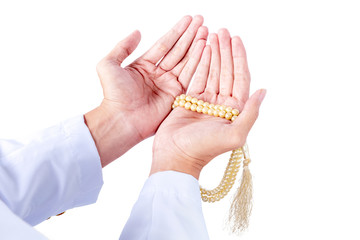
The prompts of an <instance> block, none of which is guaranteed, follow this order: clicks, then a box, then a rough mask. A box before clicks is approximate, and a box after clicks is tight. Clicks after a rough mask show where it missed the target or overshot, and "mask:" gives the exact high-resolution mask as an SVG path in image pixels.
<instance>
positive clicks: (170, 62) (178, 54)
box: [159, 16, 204, 71]
mask: <svg viewBox="0 0 360 240" xmlns="http://www.w3.org/2000/svg"><path fill="white" fill-rule="evenodd" d="M203 22H204V18H203V17H202V16H195V17H194V19H193V20H192V22H191V24H190V26H189V27H188V28H187V29H186V31H185V33H184V34H183V35H182V36H181V37H180V39H179V40H178V41H177V43H176V44H175V46H174V47H173V48H172V49H171V50H170V52H168V53H167V54H166V56H165V57H164V58H163V59H162V60H161V62H160V64H159V67H160V68H162V69H163V70H165V71H169V70H171V69H173V67H174V66H176V64H178V63H179V62H180V61H181V59H183V58H184V56H185V54H186V52H187V51H188V50H189V48H190V45H191V43H192V42H193V40H194V38H195V35H196V33H197V32H198V29H199V28H200V26H201V25H202V24H203Z"/></svg>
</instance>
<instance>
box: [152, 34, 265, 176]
mask: <svg viewBox="0 0 360 240" xmlns="http://www.w3.org/2000/svg"><path fill="white" fill-rule="evenodd" d="M210 46H211V47H210ZM210 46H206V47H205V49H204V52H203V55H202V58H201V61H200V65H199V68H198V70H197V75H196V77H195V79H194V82H193V85H192V87H191V89H190V90H189V95H190V96H192V97H196V98H198V99H201V100H204V101H207V102H209V103H214V104H220V105H226V106H231V107H232V108H237V109H238V110H239V111H240V115H239V116H238V117H237V119H236V120H235V121H234V122H231V121H229V120H226V119H224V118H219V117H214V116H209V115H206V114H203V113H201V114H200V113H197V112H192V111H189V110H186V109H184V108H181V107H177V108H175V109H174V110H173V111H172V112H171V113H170V114H169V116H168V117H167V118H166V119H165V120H164V122H163V123H162V124H161V125H160V128H159V129H158V131H157V133H156V135H155V140H154V145H153V163H152V169H151V173H150V174H154V173H156V172H159V171H166V170H174V171H179V172H184V173H188V174H191V175H192V176H194V177H195V178H197V179H198V178H199V175H200V171H201V169H202V168H203V167H204V166H205V165H206V164H207V163H208V162H209V161H210V160H211V159H213V158H214V157H216V156H217V155H219V154H221V153H224V152H226V151H229V150H232V149H236V148H238V147H241V146H243V145H244V144H245V141H246V137H247V135H248V133H249V131H250V129H251V128H252V126H253V124H254V123H255V121H256V119H257V117H258V113H259V108H260V104H261V102H262V100H263V99H264V97H265V94H266V91H265V90H258V91H257V92H255V93H254V94H253V95H252V96H251V97H250V98H249V88H250V73H249V70H248V64H247V60H246V53H245V48H244V46H243V44H242V41H241V39H240V38H239V37H232V38H231V37H230V34H229V32H228V31H227V30H226V29H221V30H220V31H219V33H218V35H217V34H211V35H210Z"/></svg>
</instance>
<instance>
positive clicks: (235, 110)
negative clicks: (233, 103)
mask: <svg viewBox="0 0 360 240" xmlns="http://www.w3.org/2000/svg"><path fill="white" fill-rule="evenodd" d="M231 113H232V115H234V116H237V115H239V113H240V111H239V110H237V109H233V110H232V111H231Z"/></svg>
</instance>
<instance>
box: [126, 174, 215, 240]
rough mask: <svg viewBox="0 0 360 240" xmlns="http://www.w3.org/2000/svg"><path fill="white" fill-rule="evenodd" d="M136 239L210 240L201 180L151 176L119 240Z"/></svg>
mask: <svg viewBox="0 0 360 240" xmlns="http://www.w3.org/2000/svg"><path fill="white" fill-rule="evenodd" d="M133 239H136V240H142V239H146V240H177V239H179V240H180V239H181V240H183V239H187V240H191V239H194V240H195V239H196V240H203V239H209V236H208V233H207V230H206V225H205V220H204V216H203V214H202V208H201V198H200V190H199V183H198V181H197V180H196V179H195V178H194V177H193V176H191V175H188V174H185V173H180V172H174V171H165V172H158V173H156V174H153V175H151V176H150V177H149V178H148V180H147V181H146V183H145V185H144V187H143V189H142V191H141V193H140V196H139V199H138V200H137V202H136V203H135V205H134V207H133V209H132V212H131V215H130V218H129V219H128V221H127V223H126V225H125V227H124V229H123V232H122V234H121V236H120V240H133Z"/></svg>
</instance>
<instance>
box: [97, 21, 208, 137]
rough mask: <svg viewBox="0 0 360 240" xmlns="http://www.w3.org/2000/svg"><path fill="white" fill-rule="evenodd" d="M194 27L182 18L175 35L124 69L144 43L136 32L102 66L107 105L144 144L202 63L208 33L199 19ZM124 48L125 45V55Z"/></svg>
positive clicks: (162, 40) (192, 23) (172, 32)
mask: <svg viewBox="0 0 360 240" xmlns="http://www.w3.org/2000/svg"><path fill="white" fill-rule="evenodd" d="M190 22H191V20H190ZM190 22H189V19H188V18H184V19H183V20H182V21H180V22H179V23H178V24H177V25H176V26H175V27H174V28H173V30H172V31H170V33H171V34H169V33H168V34H166V35H165V36H164V37H163V38H161V39H160V40H159V41H158V42H157V43H156V44H155V45H154V46H153V47H152V48H151V49H150V50H149V51H148V52H146V53H145V54H144V55H143V56H141V57H140V58H138V59H137V60H135V61H134V62H133V63H131V64H130V65H128V66H127V67H124V68H123V67H121V63H122V61H123V60H124V55H125V57H126V56H127V55H129V54H130V53H131V52H132V51H133V50H134V49H135V48H136V46H137V44H138V43H139V41H140V35H139V33H136V32H135V33H133V34H132V35H130V36H129V37H128V38H127V39H125V40H124V41H123V42H121V43H119V46H117V47H116V48H115V49H114V50H113V52H115V53H110V54H109V55H110V56H109V57H107V58H105V59H104V60H103V61H102V62H101V64H100V67H99V69H98V74H99V77H100V79H101V83H102V86H103V89H104V104H111V105H112V109H116V111H119V112H124V113H125V114H127V121H128V123H130V124H132V125H134V128H135V129H136V130H137V132H138V133H139V135H140V136H141V137H142V138H146V137H149V136H151V135H153V134H154V133H155V131H156V129H157V128H158V126H159V125H160V123H161V122H162V120H163V119H164V118H165V117H166V115H167V114H168V113H169V111H170V110H171V108H170V107H169V106H171V102H172V101H173V99H174V98H175V96H176V95H178V94H180V93H182V92H183V91H186V89H187V86H188V83H189V80H188V78H189V77H188V76H187V75H189V74H190V75H192V74H193V72H194V71H195V69H196V66H197V64H198V62H199V61H200V57H201V53H202V50H203V47H204V45H205V41H204V40H203V39H204V38H206V37H207V29H206V28H202V27H200V25H201V24H202V18H200V17H197V18H194V20H193V21H192V22H191V24H190ZM174 31H176V34H174ZM196 33H197V35H196V36H195V34H196ZM179 38H180V39H179ZM123 45H127V50H126V51H125V52H126V53H125V54H124V46H123ZM190 53H191V54H190ZM160 60H161V61H160ZM159 61H160V63H158V62H159Z"/></svg>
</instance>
